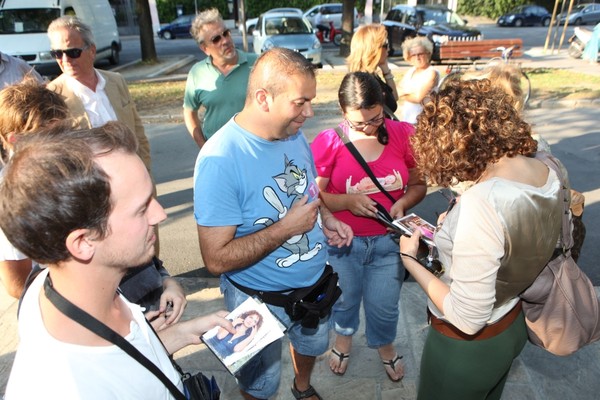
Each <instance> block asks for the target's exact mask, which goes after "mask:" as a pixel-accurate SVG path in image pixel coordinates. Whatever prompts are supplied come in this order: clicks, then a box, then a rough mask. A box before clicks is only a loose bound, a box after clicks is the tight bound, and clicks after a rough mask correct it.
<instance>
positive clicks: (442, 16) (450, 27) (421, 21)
mask: <svg viewBox="0 0 600 400" xmlns="http://www.w3.org/2000/svg"><path fill="white" fill-rule="evenodd" d="M383 25H385V27H386V29H387V32H388V42H389V47H388V49H389V55H390V56H392V55H394V54H402V43H403V42H404V40H406V39H407V38H411V37H415V36H417V35H420V36H427V37H428V38H429V39H430V40H431V41H432V42H434V43H443V42H445V41H448V40H481V39H483V35H482V33H481V32H480V31H479V30H477V29H475V28H471V27H468V26H467V22H466V21H465V20H463V19H462V18H460V17H459V16H458V15H457V14H456V13H455V12H453V11H452V10H450V9H448V8H446V7H444V6H427V5H417V6H409V5H398V6H395V7H392V9H391V10H390V11H389V12H388V14H387V16H386V17H385V20H384V21H383ZM433 56H434V58H435V56H436V51H435V49H434V54H433Z"/></svg>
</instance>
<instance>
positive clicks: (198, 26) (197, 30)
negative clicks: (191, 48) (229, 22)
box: [190, 8, 223, 44]
mask: <svg viewBox="0 0 600 400" xmlns="http://www.w3.org/2000/svg"><path fill="white" fill-rule="evenodd" d="M220 23H223V17H221V13H219V10H217V9H216V8H209V9H208V10H204V11H202V12H201V13H200V14H198V15H196V17H195V18H194V21H192V27H191V29H190V33H191V34H192V37H193V38H194V39H195V40H196V42H197V43H198V44H203V43H204V41H205V40H206V38H205V37H204V32H203V29H204V27H205V26H206V25H211V24H220Z"/></svg>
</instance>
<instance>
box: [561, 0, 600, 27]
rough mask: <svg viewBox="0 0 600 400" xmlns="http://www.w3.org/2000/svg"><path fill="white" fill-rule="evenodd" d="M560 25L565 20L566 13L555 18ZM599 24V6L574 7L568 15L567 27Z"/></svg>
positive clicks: (583, 5) (584, 5)
mask: <svg viewBox="0 0 600 400" xmlns="http://www.w3.org/2000/svg"><path fill="white" fill-rule="evenodd" d="M556 19H558V20H559V21H560V23H561V25H562V24H564V23H565V21H566V20H567V13H564V14H562V13H561V14H558V16H557V17H556ZM598 22H600V4H580V5H578V6H575V7H574V8H573V10H571V14H569V25H585V24H592V25H594V24H597V23H598Z"/></svg>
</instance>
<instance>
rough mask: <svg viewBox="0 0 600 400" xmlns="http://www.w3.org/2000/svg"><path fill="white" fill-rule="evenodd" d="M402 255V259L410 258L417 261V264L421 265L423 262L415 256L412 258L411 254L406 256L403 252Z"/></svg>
mask: <svg viewBox="0 0 600 400" xmlns="http://www.w3.org/2000/svg"><path fill="white" fill-rule="evenodd" d="M400 255H401V256H402V257H408V258H410V259H411V260H415V261H416V262H418V263H419V264H421V262H420V261H419V260H418V259H417V257H415V256H411V255H410V254H406V253H403V252H400Z"/></svg>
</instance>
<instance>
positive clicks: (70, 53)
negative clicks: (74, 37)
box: [50, 45, 90, 58]
mask: <svg viewBox="0 0 600 400" xmlns="http://www.w3.org/2000/svg"><path fill="white" fill-rule="evenodd" d="M89 47H90V45H87V46H83V47H82V48H81V49H78V48H74V49H66V50H50V55H51V56H52V57H53V58H63V54H66V55H67V57H69V58H79V57H81V53H83V51H84V50H87V49H88V48H89Z"/></svg>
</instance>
